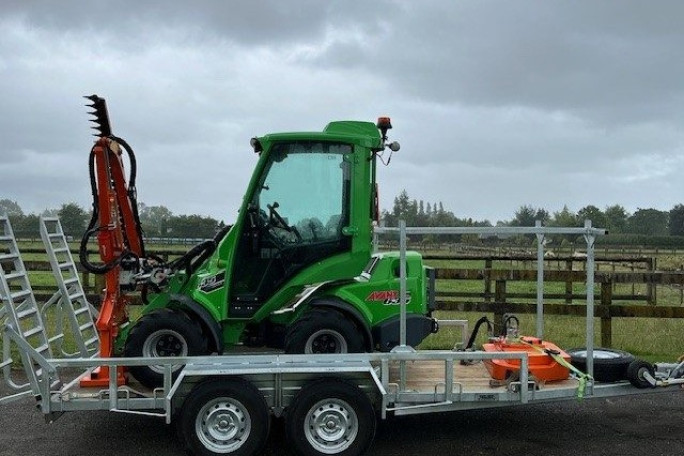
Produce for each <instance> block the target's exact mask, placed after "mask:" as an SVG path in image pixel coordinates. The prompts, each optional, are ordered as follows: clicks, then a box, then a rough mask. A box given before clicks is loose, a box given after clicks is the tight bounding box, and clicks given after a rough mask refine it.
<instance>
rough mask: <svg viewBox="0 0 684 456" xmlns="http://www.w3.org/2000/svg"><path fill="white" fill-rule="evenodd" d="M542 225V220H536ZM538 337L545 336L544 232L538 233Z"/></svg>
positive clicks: (538, 225) (538, 226) (537, 224)
mask: <svg viewBox="0 0 684 456" xmlns="http://www.w3.org/2000/svg"><path fill="white" fill-rule="evenodd" d="M534 226H535V227H536V228H541V227H542V222H541V220H537V221H535V222H534ZM537 337H538V338H539V339H542V338H543V337H544V234H542V233H537Z"/></svg>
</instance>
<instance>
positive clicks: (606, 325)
mask: <svg viewBox="0 0 684 456" xmlns="http://www.w3.org/2000/svg"><path fill="white" fill-rule="evenodd" d="M612 301H613V284H612V281H611V280H605V281H604V282H601V307H603V309H602V314H601V346H602V347H606V348H610V347H612V346H613V320H612V319H611V317H610V308H609V307H608V306H610V304H611V302H612ZM604 312H605V313H604Z"/></svg>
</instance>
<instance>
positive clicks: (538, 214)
mask: <svg viewBox="0 0 684 456" xmlns="http://www.w3.org/2000/svg"><path fill="white" fill-rule="evenodd" d="M548 219H549V213H548V211H547V210H546V209H543V208H539V209H536V208H534V207H533V206H531V205H525V206H520V207H519V208H518V210H517V211H515V215H514V216H513V220H511V222H510V226H534V225H535V223H536V221H537V220H541V221H542V224H543V223H545V222H547V221H548Z"/></svg>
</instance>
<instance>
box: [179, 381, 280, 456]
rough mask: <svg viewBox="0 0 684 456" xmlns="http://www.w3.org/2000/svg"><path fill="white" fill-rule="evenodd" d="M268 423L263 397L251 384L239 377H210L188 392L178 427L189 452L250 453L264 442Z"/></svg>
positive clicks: (206, 455) (236, 455)
mask: <svg viewBox="0 0 684 456" xmlns="http://www.w3.org/2000/svg"><path fill="white" fill-rule="evenodd" d="M270 423H271V420H270V416H269V411H268V406H267V405H266V401H265V400H264V396H263V395H262V394H261V392H260V391H259V390H258V389H257V388H256V387H255V386H254V385H252V384H251V383H249V382H248V381H246V380H243V379H238V378H213V379H209V380H205V381H203V382H202V383H199V384H198V385H197V386H195V387H194V388H193V390H192V391H191V392H190V394H189V395H188V398H187V399H186V400H185V402H184V403H183V406H182V412H181V415H180V423H179V426H178V427H179V429H180V431H181V434H182V440H183V442H184V443H185V445H186V450H188V451H189V452H190V453H191V454H194V455H201V456H214V455H218V454H229V455H233V456H249V455H253V454H256V453H257V452H259V451H260V450H261V449H262V448H263V446H264V445H265V443H266V440H267V439H268V433H269V429H270Z"/></svg>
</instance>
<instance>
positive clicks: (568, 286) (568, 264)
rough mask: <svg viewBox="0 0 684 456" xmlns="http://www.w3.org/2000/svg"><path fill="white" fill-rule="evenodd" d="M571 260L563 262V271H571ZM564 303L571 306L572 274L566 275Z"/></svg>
mask: <svg viewBox="0 0 684 456" xmlns="http://www.w3.org/2000/svg"><path fill="white" fill-rule="evenodd" d="M572 263H573V261H572V260H567V261H566V262H565V269H566V270H567V271H572ZM565 303H566V304H572V274H568V279H567V280H566V281H565Z"/></svg>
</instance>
